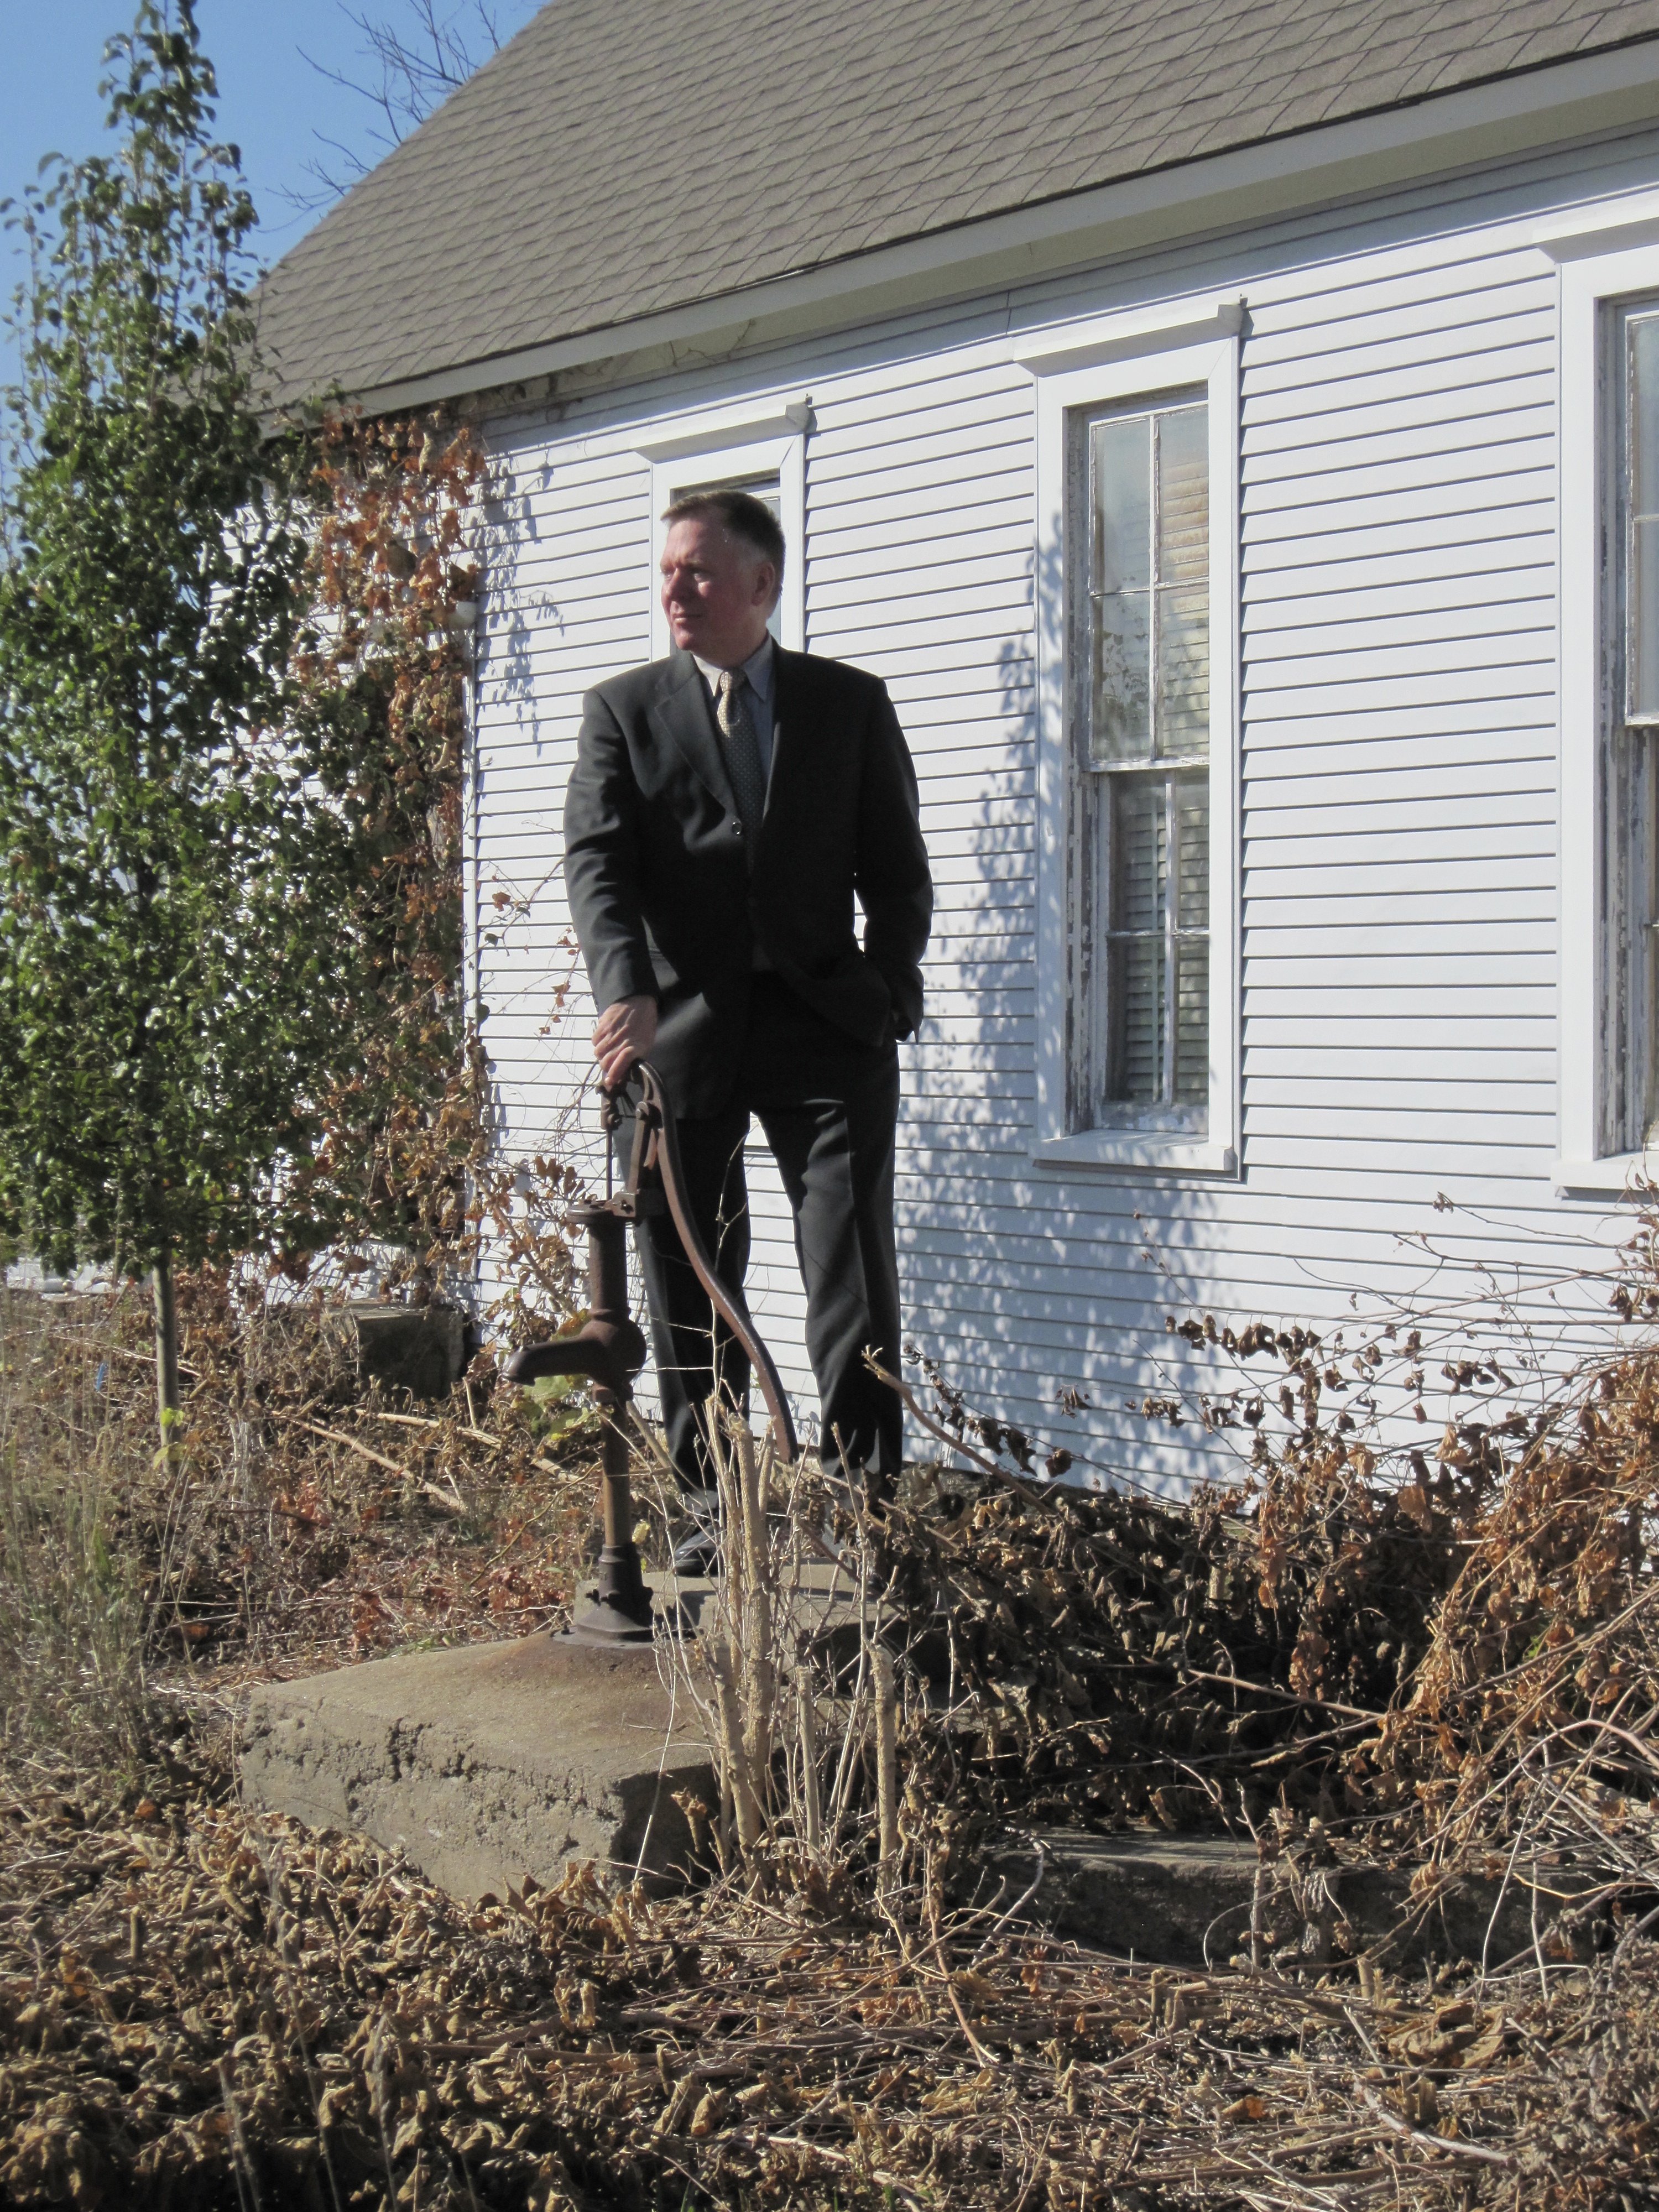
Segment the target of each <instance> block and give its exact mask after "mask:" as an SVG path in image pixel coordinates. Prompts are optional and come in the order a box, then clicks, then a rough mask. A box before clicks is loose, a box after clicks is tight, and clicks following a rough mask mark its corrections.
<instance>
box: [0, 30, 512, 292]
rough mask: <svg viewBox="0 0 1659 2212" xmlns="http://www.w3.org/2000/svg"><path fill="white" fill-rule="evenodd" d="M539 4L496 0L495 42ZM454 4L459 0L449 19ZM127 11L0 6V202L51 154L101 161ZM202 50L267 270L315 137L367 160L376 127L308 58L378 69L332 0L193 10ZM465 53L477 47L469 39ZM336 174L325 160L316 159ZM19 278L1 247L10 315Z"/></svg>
mask: <svg viewBox="0 0 1659 2212" xmlns="http://www.w3.org/2000/svg"><path fill="white" fill-rule="evenodd" d="M355 5H356V13H358V14H360V15H361V14H367V15H371V16H374V17H377V18H380V19H384V20H386V21H392V22H394V23H398V24H399V25H402V24H405V23H409V22H410V21H411V20H412V19H411V16H410V8H409V0H355ZM536 6H537V0H499V4H498V5H497V6H496V7H495V15H496V20H497V21H498V23H499V26H500V28H501V36H502V37H503V39H506V38H507V37H510V36H511V34H512V33H513V32H514V31H515V30H517V29H519V28H520V26H521V25H522V24H524V23H525V22H526V21H528V20H529V18H530V17H531V16H532V15H533V14H534V13H535V12H536ZM459 9H460V0H455V11H456V12H459ZM136 11H137V0H0V56H3V61H0V199H5V198H8V197H12V196H14V195H15V194H16V193H18V192H19V191H21V189H22V187H23V186H24V185H27V184H28V183H30V182H31V181H32V180H33V177H34V175H35V173H36V170H37V167H38V166H39V163H40V157H41V155H44V154H47V153H61V154H65V155H70V156H71V157H75V156H78V155H84V154H89V153H94V152H96V151H98V150H99V146H100V139H101V138H102V137H103V135H104V133H103V128H102V125H103V108H102V104H101V103H100V100H99V99H98V96H97V85H98V81H99V78H100V76H101V75H102V74H103V71H102V69H101V67H100V60H101V56H102V52H103V45H104V40H106V38H107V37H108V36H109V35H110V34H111V33H112V32H117V31H122V30H126V29H129V28H131V23H132V19H133V15H134V14H135V13H136ZM197 22H198V23H199V25H200V27H201V32H202V43H203V46H204V48H205V50H206V52H208V53H209V54H210V56H211V57H212V59H213V63H214V65H215V67H216V70H217V71H218V77H219V94H220V98H219V129H220V131H221V133H222V136H223V137H226V138H228V139H231V140H233V141H234V143H236V144H238V145H239V146H240V148H241V149H242V164H243V167H244V168H245V170H246V173H247V179H248V183H249V185H250V187H251V188H252V193H253V197H254V203H255V204H256V206H257V207H258V210H259V215H260V238H259V246H260V252H261V254H262V257H263V258H264V259H266V260H276V259H277V258H279V257H280V256H281V255H282V254H283V253H284V252H286V251H287V250H288V248H289V246H291V245H292V244H293V243H294V241H295V240H296V239H297V238H299V237H300V236H301V234H303V233H304V232H305V231H306V230H307V228H309V226H310V225H311V224H312V223H313V222H315V221H316V220H317V216H315V215H301V214H298V213H296V212H295V210H294V209H293V208H292V207H291V206H289V205H288V204H285V203H284V201H283V198H282V196H281V195H282V191H283V187H285V186H286V187H288V188H289V189H290V190H294V191H303V190H305V189H306V188H307V185H309V184H310V181H311V180H310V179H308V178H307V174H306V164H307V161H311V160H313V159H315V158H317V157H318V156H319V153H321V152H322V149H319V146H318V143H317V137H316V134H317V133H318V132H319V131H320V132H321V133H322V134H323V135H324V136H325V137H329V138H332V139H336V140H338V141H341V142H343V143H346V144H348V145H350V146H353V147H355V148H356V149H357V150H358V151H359V152H360V154H362V155H363V156H364V158H366V159H372V158H373V156H374V143H373V139H372V133H373V131H374V128H375V126H376V125H377V124H378V123H379V121H380V118H379V117H378V115H377V114H376V112H374V110H372V109H371V107H370V106H369V103H368V101H367V100H362V99H361V98H358V97H357V96H356V95H355V94H352V93H350V92H349V91H347V90H345V89H344V88H342V87H340V86H338V85H335V84H331V83H329V82H326V80H325V78H323V77H322V76H319V74H318V73H317V71H316V70H314V69H313V68H311V67H310V66H309V64H307V61H306V59H305V56H306V55H307V54H310V55H312V56H313V57H314V58H316V59H317V60H319V61H320V62H323V63H325V64H326V65H327V66H329V67H331V68H333V69H337V70H341V71H343V72H344V73H346V74H348V75H350V74H354V73H355V74H356V75H357V76H361V77H362V79H363V80H364V81H365V82H369V81H376V80H378V75H379V72H378V70H376V69H374V67H373V65H372V64H369V63H368V62H367V61H364V60H362V58H359V56H358V54H357V52H356V50H357V49H358V48H359V47H360V46H361V45H362V38H361V34H360V33H358V31H357V30H356V27H355V26H354V25H353V24H352V23H351V22H350V21H349V20H348V18H347V16H346V15H345V14H344V12H343V9H342V8H341V6H340V0H197ZM472 44H473V50H474V52H479V51H480V50H481V49H480V46H479V43H478V42H477V40H476V39H475V40H473V41H472ZM324 158H325V159H326V160H328V161H331V163H332V164H333V165H334V166H335V167H336V168H337V167H338V163H337V158H336V157H335V156H333V155H324ZM19 274H20V265H19V263H18V259H17V257H16V253H15V246H14V244H13V242H12V241H11V240H9V239H8V240H5V241H4V242H3V244H0V297H3V301H4V302H5V303H6V304H7V305H9V301H10V297H11V293H12V289H13V288H14V286H15V283H17V280H18V276H19Z"/></svg>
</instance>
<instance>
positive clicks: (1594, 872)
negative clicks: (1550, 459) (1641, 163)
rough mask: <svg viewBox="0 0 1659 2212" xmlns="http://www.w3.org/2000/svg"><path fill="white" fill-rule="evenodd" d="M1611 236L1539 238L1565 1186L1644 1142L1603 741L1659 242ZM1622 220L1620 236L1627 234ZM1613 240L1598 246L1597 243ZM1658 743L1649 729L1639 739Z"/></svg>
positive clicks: (1622, 1175)
mask: <svg viewBox="0 0 1659 2212" xmlns="http://www.w3.org/2000/svg"><path fill="white" fill-rule="evenodd" d="M1644 228H1648V233H1649V234H1648V237H1647V238H1642V237H1640V234H1639V233H1638V234H1637V238H1638V241H1639V242H1632V243H1628V244H1626V243H1622V242H1618V243H1615V241H1618V240H1620V231H1619V230H1617V229H1612V230H1611V231H1610V234H1609V232H1608V231H1601V232H1600V233H1599V234H1598V230H1597V229H1596V228H1594V227H1589V228H1585V229H1584V230H1583V231H1582V232H1576V233H1575V232H1572V231H1563V232H1561V233H1559V234H1555V235H1553V236H1551V237H1549V238H1547V239H1545V240H1541V244H1543V245H1544V246H1545V249H1546V250H1547V252H1550V253H1551V254H1552V256H1553V258H1555V259H1557V260H1558V261H1559V262H1560V264H1561V298H1560V348H1561V353H1560V386H1559V391H1560V398H1559V407H1560V429H1559V441H1558V469H1559V483H1558V495H1557V496H1558V516H1559V672H1560V714H1561V731H1560V810H1561V963H1560V985H1559V1025H1558V1037H1559V1085H1558V1110H1559V1133H1558V1157H1557V1161H1556V1170H1555V1181H1556V1184H1557V1187H1558V1188H1560V1189H1562V1190H1565V1191H1568V1192H1571V1191H1580V1190H1582V1191H1587V1192H1588V1191H1595V1192H1605V1191H1622V1190H1624V1189H1626V1188H1627V1187H1628V1186H1629V1185H1630V1183H1631V1182H1632V1178H1633V1177H1634V1176H1637V1175H1638V1174H1640V1173H1642V1172H1643V1171H1644V1168H1645V1167H1648V1166H1650V1154H1648V1153H1644V1152H1643V1151H1641V1150H1639V1149H1635V1148H1632V1147H1629V1146H1619V1145H1616V1144H1615V1143H1614V1142H1613V1139H1612V1136H1611V1130H1612V1125H1613V1122H1614V1121H1615V1120H1616V1119H1617V1118H1618V1117H1617V1112H1616V1107H1615V1101H1614V1098H1613V1089H1614V1086H1615V1085H1616V1083H1617V1082H1618V1080H1619V1073H1618V1061H1619V1058H1620V1054H1619V1051H1618V1047H1617V1039H1618V1036H1620V1035H1622V1033H1623V1030H1624V1026H1625V1024H1626V1023H1627V1022H1628V1021H1629V1020H1630V1018H1631V1010H1630V1008H1629V1006H1628V1005H1627V1004H1626V1003H1625V1002H1624V1001H1623V1000H1621V996H1620V985H1619V980H1618V979H1619V971H1620V943H1621V940H1622V939H1624V938H1626V936H1627V935H1628V930H1627V927H1626V925H1627V923H1628V921H1629V916H1628V915H1626V912H1625V910H1624V902H1625V899H1626V893H1627V886H1626V883H1625V882H1624V881H1623V880H1622V879H1621V873H1620V863H1619V859H1618V845H1619V840H1618V839H1617V838H1615V837H1613V836H1612V835H1611V834H1610V832H1611V831H1612V830H1613V828H1614V827H1615V826H1616V825H1614V824H1613V823H1612V822H1611V821H1610V819H1609V813H1608V809H1609V805H1610V803H1611V802H1612V801H1613V799H1614V798H1615V796H1616V794H1617V792H1618V790H1619V785H1620V779H1619V777H1618V775H1616V773H1615V761H1614V747H1615V745H1616V744H1617V742H1618V740H1619V738H1620V733H1621V732H1622V731H1623V728H1624V715H1623V710H1622V706H1621V704H1620V701H1619V700H1618V698H1617V697H1616V696H1615V690H1616V687H1617V685H1618V683H1619V671H1620V659H1621V656H1620V652H1619V650H1618V637H1619V629H1620V625H1621V624H1622V621H1623V606H1622V599H1621V597H1620V578H1621V569H1622V556H1621V549H1620V544H1619V542H1618V523H1619V513H1620V507H1619V501H1618V493H1617V484H1618V471H1619V466H1620V454H1619V451H1618V423H1619V418H1620V411H1621V410H1620V404H1619V391H1618V386H1616V385H1615V383H1614V382H1613V378H1614V376H1615V375H1616V374H1620V370H1621V368H1622V364H1621V363H1615V362H1614V361H1613V357H1612V356H1613V331H1614V325H1615V323H1616V319H1617V313H1618V310H1619V309H1620V307H1623V306H1626V305H1627V304H1632V303H1634V302H1638V301H1650V300H1651V301H1655V302H1656V303H1659V242H1650V240H1651V238H1652V230H1651V228H1650V225H1649V226H1644ZM1624 236H1626V237H1630V236H1631V233H1630V232H1629V231H1626V232H1625V233H1624ZM1597 246H1603V247H1606V246H1612V248H1613V250H1610V251H1608V250H1603V251H1599V252H1598V251H1597V250H1596V248H1597ZM1646 742H1647V743H1649V744H1654V743H1659V738H1650V739H1648V740H1646Z"/></svg>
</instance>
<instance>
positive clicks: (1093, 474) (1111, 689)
mask: <svg viewBox="0 0 1659 2212" xmlns="http://www.w3.org/2000/svg"><path fill="white" fill-rule="evenodd" d="M1090 449H1091V468H1090V481H1091V486H1092V492H1093V501H1094V520H1093V551H1092V557H1093V563H1094V572H1093V576H1092V579H1091V600H1090V605H1091V608H1092V610H1093V617H1094V631H1095V684H1094V701H1093V709H1094V711H1093V717H1092V720H1091V729H1090V756H1091V758H1092V759H1094V760H1096V761H1100V762H1111V761H1121V760H1145V759H1146V757H1148V755H1149V754H1150V753H1151V751H1152V638H1151V629H1152V603H1151V585H1152V423H1151V422H1150V421H1149V420H1148V418H1147V417H1146V416H1139V417H1138V418H1133V419H1131V420H1128V421H1120V422H1097V423H1096V424H1095V426H1094V428H1093V430H1092V432H1091V436H1090Z"/></svg>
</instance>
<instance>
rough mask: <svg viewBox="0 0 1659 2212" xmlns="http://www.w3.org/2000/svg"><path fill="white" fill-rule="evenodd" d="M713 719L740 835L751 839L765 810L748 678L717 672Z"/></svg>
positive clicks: (733, 671)
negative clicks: (740, 820) (741, 829)
mask: <svg viewBox="0 0 1659 2212" xmlns="http://www.w3.org/2000/svg"><path fill="white" fill-rule="evenodd" d="M714 719H715V720H716V721H717V722H718V723H719V724H720V736H721V737H722V738H723V739H724V740H725V743H726V774H727V775H728V776H730V778H731V779H732V797H733V798H734V799H736V800H737V802H738V813H739V815H741V816H742V817H743V827H744V835H745V836H749V837H752V836H754V835H755V833H756V831H757V829H759V828H760V820H761V816H762V814H763V812H764V811H765V807H766V778H765V777H764V775H762V773H761V757H760V740H759V738H757V736H756V734H755V717H754V714H753V713H752V712H751V710H750V704H749V679H748V678H747V677H746V676H745V675H744V672H743V671H742V669H740V668H722V669H721V671H720V688H719V690H717V691H716V693H715V695H714Z"/></svg>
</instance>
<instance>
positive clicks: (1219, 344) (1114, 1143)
mask: <svg viewBox="0 0 1659 2212" xmlns="http://www.w3.org/2000/svg"><path fill="white" fill-rule="evenodd" d="M1242 321H1243V309H1242V304H1241V303H1240V302H1238V301H1231V300H1226V301H1224V300H1217V299H1204V300H1200V301H1191V300H1188V301H1176V302H1173V303H1171V304H1170V306H1169V307H1167V308H1164V309H1159V310H1153V311H1147V310H1141V311H1139V312H1137V313H1133V314H1127V315H1124V316H1121V317H1107V318H1103V319H1102V320H1101V321H1100V322H1098V323H1096V324H1091V325H1088V326H1086V327H1085V328H1082V329H1079V328H1078V327H1076V326H1073V328H1071V329H1070V330H1067V331H1060V332H1056V333H1052V334H1048V335H1047V336H1045V337H1044V338H1043V339H1042V340H1041V341H1027V342H1025V343H1021V344H1020V345H1018V347H1017V348H1016V349H1015V357H1016V358H1017V359H1018V361H1019V362H1021V364H1022V365H1023V366H1024V368H1027V369H1028V370H1029V371H1030V374H1032V375H1033V377H1034V378H1035V379H1036V488H1037V517H1036V634H1037V737H1038V749H1037V751H1038V757H1037V812H1038V838H1037V848H1038V849H1037V991H1036V1002H1037V1037H1036V1115H1035V1127H1034V1130H1033V1135H1032V1156H1033V1158H1034V1160H1035V1161H1036V1163H1037V1164H1039V1165H1042V1166H1048V1167H1054V1168H1058V1169H1063V1170H1076V1169H1093V1170H1107V1171H1109V1170H1164V1171H1166V1172H1170V1173H1177V1174H1207V1175H1233V1174H1236V1173H1237V1170H1238V1110H1239V1109H1238V1059H1239V1011H1238V1004H1239V990H1238V952H1239V919H1240V917H1239V853H1238V781H1239V697H1238V530H1239V508H1238V335H1237V334H1238V331H1239V329H1240V327H1241V325H1242ZM1182 394H1185V395H1189V396H1191V397H1194V398H1203V399H1204V401H1205V403H1206V407H1207V410H1208V416H1207V428H1208V447H1209V502H1210V743H1209V775H1210V873H1209V887H1210V902H1209V916H1210V982H1209V1081H1208V1087H1207V1097H1206V1107H1205V1115H1204V1120H1205V1127H1204V1129H1203V1132H1202V1133H1201V1134H1200V1133H1196V1132H1194V1131H1191V1130H1184V1129H1180V1128H1170V1127H1155V1126H1147V1125H1145V1124H1133V1123H1132V1124H1130V1125H1129V1126H1126V1127H1103V1128H1090V1129H1080V1128H1078V1127H1074V1126H1073V1117H1072V1114H1071V1111H1070V1107H1069V1103H1068V1101H1069V1099H1070V1097H1071V1093H1072V1089H1073V1085H1072V1083H1071V1080H1070V1072H1071V1071H1070V1061H1069V1057H1068V1055H1069V1053H1070V1043H1069V1038H1070V1024H1071V1019H1072V1014H1073V1004H1074V999H1075V992H1076V984H1077V973H1078V965H1079V963H1078V951H1077V948H1078V938H1079V911H1080V909H1079V899H1080V896H1081V895H1082V893H1081V885H1080V882H1079V873H1080V866H1079V823H1080V809H1081V807H1082V806H1083V805H1084V804H1085V794H1084V793H1082V792H1081V791H1080V790H1079V776H1078V775H1077V774H1076V772H1075V769H1074V764H1073V763H1074V750H1073V728H1074V710H1073V678H1072V674H1071V666H1070V664H1071V659H1072V655H1071V637H1072V627H1071V617H1070V607H1071V602H1072V598H1073V590H1072V585H1073V578H1072V574H1071V569H1072V562H1071V559H1070V556H1069V551H1068V539H1069V534H1070V531H1071V520H1070V518H1069V517H1068V511H1067V503H1066V475H1067V457H1068V453H1069V451H1070V447H1071V439H1072V435H1073V430H1072V425H1073V422H1074V421H1075V420H1076V419H1078V418H1079V417H1081V416H1088V415H1092V414H1096V413H1097V412H1098V411H1100V410H1102V409H1105V408H1109V407H1111V406H1113V405H1115V404H1120V403H1121V404H1124V405H1125V406H1127V405H1128V404H1130V403H1133V402H1146V403H1155V404H1165V403H1167V402H1169V401H1170V400H1171V399H1172V398H1175V397H1176V396H1177V395H1182Z"/></svg>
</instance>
